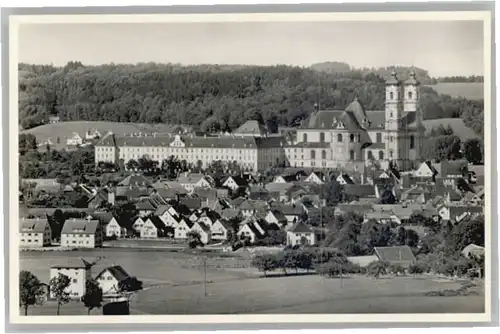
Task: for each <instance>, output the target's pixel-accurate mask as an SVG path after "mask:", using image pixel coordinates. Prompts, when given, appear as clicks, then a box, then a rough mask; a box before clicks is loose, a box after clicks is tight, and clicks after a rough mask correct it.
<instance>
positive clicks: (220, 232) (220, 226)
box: [210, 219, 231, 241]
mask: <svg viewBox="0 0 500 334" xmlns="http://www.w3.org/2000/svg"><path fill="white" fill-rule="evenodd" d="M230 231H231V226H229V224H228V223H227V222H226V221H224V220H222V219H218V220H217V221H216V222H215V223H214V224H213V225H212V227H210V232H211V234H212V239H213V240H221V241H225V240H227V239H228V237H229V233H230Z"/></svg>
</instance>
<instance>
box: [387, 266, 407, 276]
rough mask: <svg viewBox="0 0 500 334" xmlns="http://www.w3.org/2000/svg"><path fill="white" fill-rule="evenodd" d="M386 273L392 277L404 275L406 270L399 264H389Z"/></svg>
mask: <svg viewBox="0 0 500 334" xmlns="http://www.w3.org/2000/svg"><path fill="white" fill-rule="evenodd" d="M388 271H389V272H390V273H391V274H393V275H396V276H399V275H404V274H405V272H406V269H405V268H404V267H403V266H401V265H399V264H391V265H390V266H389V268H388Z"/></svg>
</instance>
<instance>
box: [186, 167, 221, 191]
mask: <svg viewBox="0 0 500 334" xmlns="http://www.w3.org/2000/svg"><path fill="white" fill-rule="evenodd" d="M177 182H178V183H179V184H180V185H181V186H182V187H184V188H185V189H186V190H187V191H188V192H189V193H192V192H193V191H194V189H195V188H213V187H214V186H215V183H214V180H213V179H212V178H211V177H209V176H206V175H203V174H190V173H187V172H186V173H184V174H181V175H179V177H178V178H177Z"/></svg>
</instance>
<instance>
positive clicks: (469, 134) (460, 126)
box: [424, 118, 478, 141]
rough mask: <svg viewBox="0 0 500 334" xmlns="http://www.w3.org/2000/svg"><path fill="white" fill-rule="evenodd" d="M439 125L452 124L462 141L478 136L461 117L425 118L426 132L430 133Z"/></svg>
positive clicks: (454, 131)
mask: <svg viewBox="0 0 500 334" xmlns="http://www.w3.org/2000/svg"><path fill="white" fill-rule="evenodd" d="M439 125H443V126H444V127H445V128H447V127H448V125H449V126H451V128H452V129H453V133H454V134H455V135H457V136H458V137H459V138H460V140H461V141H466V140H467V139H472V138H478V135H477V134H476V133H475V132H474V130H472V129H471V128H468V127H467V126H465V123H464V121H463V120H462V119H460V118H441V119H428V120H424V127H425V132H426V134H430V132H431V130H432V129H433V128H437V127H438V126H439Z"/></svg>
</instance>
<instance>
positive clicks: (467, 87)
mask: <svg viewBox="0 0 500 334" xmlns="http://www.w3.org/2000/svg"><path fill="white" fill-rule="evenodd" d="M428 87H431V88H432V89H434V90H435V91H436V92H437V93H438V94H444V95H450V96H452V97H464V98H466V99H469V100H479V99H483V98H484V84H483V83H482V82H440V83H438V84H436V85H429V86H428Z"/></svg>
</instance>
